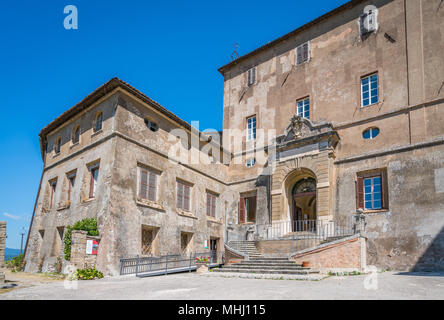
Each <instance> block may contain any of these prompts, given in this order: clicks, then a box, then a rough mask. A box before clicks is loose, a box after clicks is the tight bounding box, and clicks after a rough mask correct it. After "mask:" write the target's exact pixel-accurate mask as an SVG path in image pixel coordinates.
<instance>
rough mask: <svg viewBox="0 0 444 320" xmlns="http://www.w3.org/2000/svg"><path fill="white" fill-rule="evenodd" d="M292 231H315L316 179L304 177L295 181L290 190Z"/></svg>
mask: <svg viewBox="0 0 444 320" xmlns="http://www.w3.org/2000/svg"><path fill="white" fill-rule="evenodd" d="M291 195H292V210H291V212H292V215H291V220H292V231H293V232H296V231H315V228H316V180H315V179H313V178H311V177H306V178H303V179H301V180H299V181H298V182H296V183H295V185H294V187H293V189H292V192H291Z"/></svg>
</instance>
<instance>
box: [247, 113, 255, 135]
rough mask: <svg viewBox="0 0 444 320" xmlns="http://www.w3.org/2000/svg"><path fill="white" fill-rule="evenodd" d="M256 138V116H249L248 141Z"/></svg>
mask: <svg viewBox="0 0 444 320" xmlns="http://www.w3.org/2000/svg"><path fill="white" fill-rule="evenodd" d="M252 140H256V116H254V117H250V118H247V141H252Z"/></svg>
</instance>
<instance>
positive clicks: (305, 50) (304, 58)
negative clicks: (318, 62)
mask: <svg viewBox="0 0 444 320" xmlns="http://www.w3.org/2000/svg"><path fill="white" fill-rule="evenodd" d="M308 61H310V42H306V43H304V44H302V45H300V46H299V47H297V48H296V65H300V64H303V63H305V62H308Z"/></svg>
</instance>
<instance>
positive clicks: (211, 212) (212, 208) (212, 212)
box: [207, 193, 217, 218]
mask: <svg viewBox="0 0 444 320" xmlns="http://www.w3.org/2000/svg"><path fill="white" fill-rule="evenodd" d="M216 201H217V196H216V195H214V194H211V193H207V216H210V217H213V218H215V217H216Z"/></svg>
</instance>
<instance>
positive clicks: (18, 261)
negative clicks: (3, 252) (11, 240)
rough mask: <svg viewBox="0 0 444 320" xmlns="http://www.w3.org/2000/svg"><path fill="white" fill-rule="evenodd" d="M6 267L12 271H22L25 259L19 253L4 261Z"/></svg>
mask: <svg viewBox="0 0 444 320" xmlns="http://www.w3.org/2000/svg"><path fill="white" fill-rule="evenodd" d="M6 267H7V268H8V269H11V271H12V272H19V271H23V269H24V268H25V260H24V258H23V254H19V255H18V256H17V257H14V258H12V259H11V260H9V261H6Z"/></svg>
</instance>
